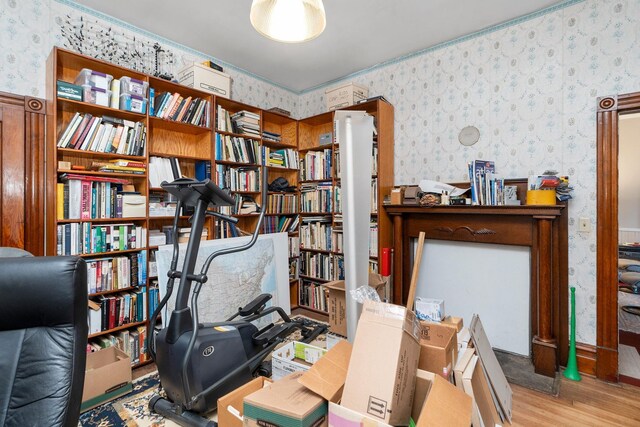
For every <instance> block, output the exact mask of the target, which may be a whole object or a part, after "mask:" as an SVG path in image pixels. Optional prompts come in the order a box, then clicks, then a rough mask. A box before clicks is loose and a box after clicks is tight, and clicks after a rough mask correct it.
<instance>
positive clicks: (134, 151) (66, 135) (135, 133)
mask: <svg viewBox="0 0 640 427" xmlns="http://www.w3.org/2000/svg"><path fill="white" fill-rule="evenodd" d="M146 144H147V128H146V126H145V125H144V123H141V122H138V123H134V122H132V121H130V120H123V119H119V118H115V117H108V116H102V117H94V116H92V115H91V114H89V113H86V114H81V113H76V114H75V115H74V116H73V118H72V119H71V121H70V122H69V124H68V125H67V127H66V129H65V130H64V131H63V132H62V135H60V138H59V139H58V144H57V145H58V148H69V149H73V150H84V151H95V152H98V153H116V154H125V155H128V156H144V155H145V154H144V153H145V151H144V150H145V146H146Z"/></svg>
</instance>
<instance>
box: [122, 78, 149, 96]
mask: <svg viewBox="0 0 640 427" xmlns="http://www.w3.org/2000/svg"><path fill="white" fill-rule="evenodd" d="M148 87H149V83H147V82H144V81H142V80H138V79H134V78H132V77H126V76H125V77H122V78H121V79H120V95H123V94H125V93H128V94H131V95H138V96H139V97H141V98H146V97H147V88H148Z"/></svg>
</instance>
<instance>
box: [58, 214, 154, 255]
mask: <svg viewBox="0 0 640 427" xmlns="http://www.w3.org/2000/svg"><path fill="white" fill-rule="evenodd" d="M57 234H58V236H57V237H58V239H57V242H58V244H57V248H56V249H57V255H58V256H63V255H64V256H69V255H79V254H94V253H103V252H117V251H124V250H130V249H140V248H143V247H144V246H145V245H146V241H147V229H146V228H145V227H143V226H140V225H135V224H100V225H92V224H91V223H90V222H82V223H77V222H73V223H70V224H58V227H57Z"/></svg>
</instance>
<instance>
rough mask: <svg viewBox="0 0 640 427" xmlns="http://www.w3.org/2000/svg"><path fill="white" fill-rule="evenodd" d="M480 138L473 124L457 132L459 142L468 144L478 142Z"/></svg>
mask: <svg viewBox="0 0 640 427" xmlns="http://www.w3.org/2000/svg"><path fill="white" fill-rule="evenodd" d="M479 139H480V131H479V130H478V128H477V127H475V126H467V127H464V128H462V130H461V131H460V133H459V134H458V141H460V144H462V145H465V146H467V147H468V146H470V145H473V144H475V143H476V142H478V140H479Z"/></svg>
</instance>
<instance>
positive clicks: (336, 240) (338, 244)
mask: <svg viewBox="0 0 640 427" xmlns="http://www.w3.org/2000/svg"><path fill="white" fill-rule="evenodd" d="M343 231H344V230H343V229H342V225H336V226H334V227H333V230H332V231H331V247H332V248H333V251H334V252H337V253H343V252H344V233H343Z"/></svg>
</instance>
